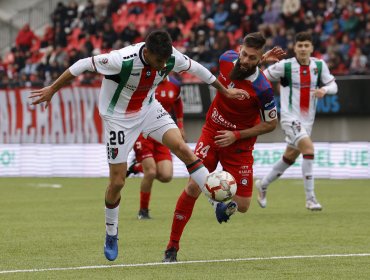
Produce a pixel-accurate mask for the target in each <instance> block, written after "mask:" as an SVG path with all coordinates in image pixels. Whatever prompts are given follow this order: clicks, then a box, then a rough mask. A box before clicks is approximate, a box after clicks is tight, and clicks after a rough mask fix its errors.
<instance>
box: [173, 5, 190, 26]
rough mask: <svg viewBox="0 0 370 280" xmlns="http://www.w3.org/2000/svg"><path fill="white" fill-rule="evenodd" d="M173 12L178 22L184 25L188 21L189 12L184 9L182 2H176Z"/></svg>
mask: <svg viewBox="0 0 370 280" xmlns="http://www.w3.org/2000/svg"><path fill="white" fill-rule="evenodd" d="M173 12H174V14H175V18H176V20H177V21H178V22H181V23H183V24H185V23H187V22H188V20H189V19H190V14H189V11H188V9H187V8H186V6H185V4H184V1H183V0H180V1H178V2H176V4H175V7H174V10H173Z"/></svg>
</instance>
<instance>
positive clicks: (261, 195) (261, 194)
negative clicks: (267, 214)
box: [255, 180, 267, 208]
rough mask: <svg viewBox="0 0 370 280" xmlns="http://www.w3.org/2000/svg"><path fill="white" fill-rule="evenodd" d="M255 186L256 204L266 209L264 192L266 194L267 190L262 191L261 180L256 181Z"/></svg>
mask: <svg viewBox="0 0 370 280" xmlns="http://www.w3.org/2000/svg"><path fill="white" fill-rule="evenodd" d="M255 186H256V188H257V190H258V196H257V202H258V204H259V205H260V206H261V208H266V204H267V199H266V192H267V190H266V189H265V190H264V189H262V180H256V182H255Z"/></svg>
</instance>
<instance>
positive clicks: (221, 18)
mask: <svg viewBox="0 0 370 280" xmlns="http://www.w3.org/2000/svg"><path fill="white" fill-rule="evenodd" d="M228 16H229V12H228V11H226V10H225V8H224V4H218V5H217V10H216V13H215V14H214V16H213V21H214V27H215V30H216V31H220V30H224V29H225V23H226V20H227V18H228Z"/></svg>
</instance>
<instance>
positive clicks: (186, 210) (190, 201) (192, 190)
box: [163, 178, 201, 262]
mask: <svg viewBox="0 0 370 280" xmlns="http://www.w3.org/2000/svg"><path fill="white" fill-rule="evenodd" d="M200 194H201V191H200V190H199V188H198V186H197V184H196V183H195V181H194V180H192V179H191V178H190V179H189V182H188V185H187V186H186V188H185V190H184V191H183V192H182V194H181V195H180V197H179V199H178V200H177V204H176V208H175V212H174V215H173V220H172V227H171V234H170V240H169V242H168V244H167V248H166V251H165V253H164V258H163V262H176V261H177V252H178V251H179V249H180V239H181V236H182V233H183V231H184V229H185V226H186V224H187V223H188V221H189V220H190V218H191V215H192V213H193V209H194V205H195V202H196V200H197V198H198V197H199V195H200Z"/></svg>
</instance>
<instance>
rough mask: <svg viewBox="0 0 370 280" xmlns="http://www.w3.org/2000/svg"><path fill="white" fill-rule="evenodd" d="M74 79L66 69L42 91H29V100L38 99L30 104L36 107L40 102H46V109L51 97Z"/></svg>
mask: <svg viewBox="0 0 370 280" xmlns="http://www.w3.org/2000/svg"><path fill="white" fill-rule="evenodd" d="M74 78H75V76H73V75H72V74H71V72H70V71H69V69H67V70H66V71H64V73H63V74H62V75H60V76H59V78H58V79H57V80H56V81H55V82H54V83H53V84H52V85H50V86H47V87H44V88H42V89H37V90H33V91H31V95H30V96H29V98H35V97H38V98H37V99H36V100H34V101H33V102H32V104H33V105H36V104H40V103H42V102H46V105H45V108H47V107H48V106H49V104H50V101H51V99H52V98H53V95H54V94H55V93H56V92H57V91H58V90H60V89H61V88H62V87H63V86H65V85H66V84H68V83H69V82H70V81H72V80H73V79H74Z"/></svg>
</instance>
